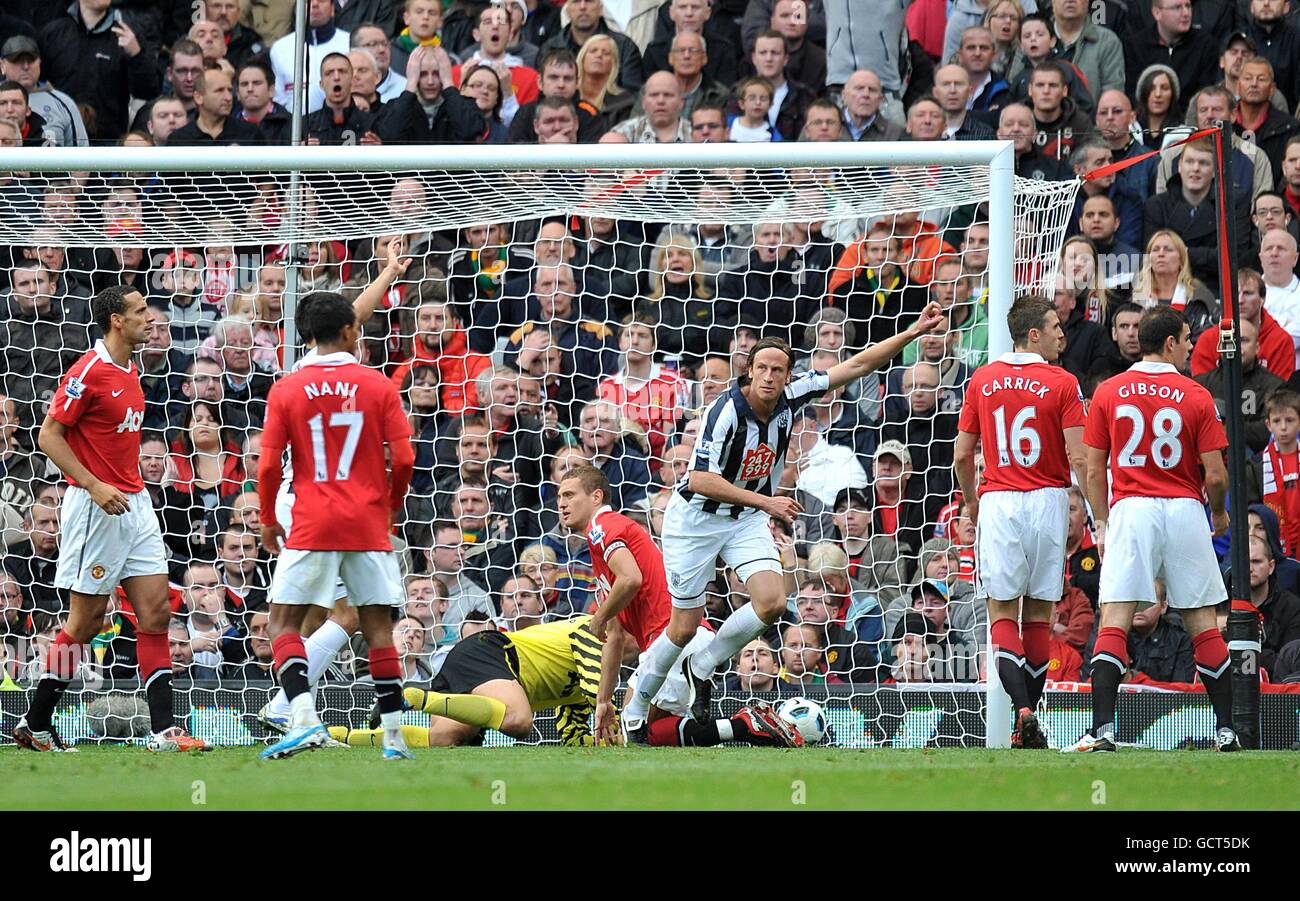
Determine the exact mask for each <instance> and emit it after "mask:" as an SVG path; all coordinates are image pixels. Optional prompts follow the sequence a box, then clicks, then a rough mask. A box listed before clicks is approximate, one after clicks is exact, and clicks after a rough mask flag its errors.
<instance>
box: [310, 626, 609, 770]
mask: <svg viewBox="0 0 1300 901" xmlns="http://www.w3.org/2000/svg"><path fill="white" fill-rule="evenodd" d="M590 621H591V617H590V616H577V617H574V618H573V619H567V620H557V621H555V622H550V623H542V624H541V625H537V626H529V627H528V628H526V629H520V630H519V631H518V632H498V631H496V630H492V629H490V630H488V631H485V632H479V633H477V634H475V635H471V636H469V637H468V638H464V639H462V640H461V641H460V642H458V643H457V644H456V645H455V646H454V647H453V648H452V649H451V651H450V652H448V654H447V659H446V660H445V661H444V662H443V664H442V669H441V670H439V672H438V675H437V676H435V677H434V680H433V682H432V684H431V686H430V688H429V689H427V690H426V689H422V688H407V689H406V690H405V692H404V698H405V700H406V704H407V706H408V707H410V708H412V709H414V710H422V711H424V712H425V713H429V714H432V715H433V718H432V719H431V720H430V722H429V728H428V729H424V728H421V727H419V726H403V727H402V734H403V737H404V738H405V739H406V744H407V746H408V747H412V748H416V747H451V746H453V745H473V744H481V743H482V741H483V730H484V729H488V728H490V729H496V730H497V731H498V732H502V733H504V734H506V735H509V736H510V737H511V738H517V739H526V738H529V737H530V736H531V735H532V732H533V712H534V711H537V710H546V709H547V708H551V707H554V708H555V713H556V728H557V729H558V730H559V733H560V741H561V742H562V743H563V744H565V745H568V746H575V745H594V744H595V739H594V737H593V736H592V733H591V727H590V725H589V723H590V718H591V714H593V713H594V712H595V710H596V692H597V690H598V688H599V686H600V662H601V643H600V641H599V640H597V638H596V636H595V635H593V634H592V633H591V629H590V628H588V623H589V622H590ZM330 734H331V735H332V736H333V737H334V738H335V739H337V740H338V741H346V742H347V743H348V744H349V745H353V746H366V747H368V746H370V745H371V744H372V743H376V742H379V741H381V740H382V737H383V730H381V729H348V728H347V727H345V726H333V727H331V728H330Z"/></svg>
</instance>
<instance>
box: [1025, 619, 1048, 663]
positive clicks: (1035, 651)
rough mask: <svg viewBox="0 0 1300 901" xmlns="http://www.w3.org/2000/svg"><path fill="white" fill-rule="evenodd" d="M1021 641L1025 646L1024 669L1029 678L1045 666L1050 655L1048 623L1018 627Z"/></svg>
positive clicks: (1027, 624)
mask: <svg viewBox="0 0 1300 901" xmlns="http://www.w3.org/2000/svg"><path fill="white" fill-rule="evenodd" d="M1020 630H1021V633H1022V636H1023V637H1022V641H1024V644H1025V669H1027V670H1029V674H1030V675H1031V676H1037V675H1040V673H1039V672H1038V671H1039V670H1041V669H1042V668H1043V667H1044V666H1046V665H1047V658H1048V656H1049V654H1050V651H1049V650H1048V643H1049V642H1050V641H1051V638H1052V627H1051V625H1050V624H1048V623H1025V624H1024V625H1022V626H1021V627H1020Z"/></svg>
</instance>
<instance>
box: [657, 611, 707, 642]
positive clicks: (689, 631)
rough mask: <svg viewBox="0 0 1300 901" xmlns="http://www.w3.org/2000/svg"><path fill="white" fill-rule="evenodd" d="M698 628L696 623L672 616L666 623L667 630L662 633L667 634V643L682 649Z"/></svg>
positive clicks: (698, 625)
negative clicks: (669, 642)
mask: <svg viewBox="0 0 1300 901" xmlns="http://www.w3.org/2000/svg"><path fill="white" fill-rule="evenodd" d="M699 627H700V624H699V622H698V621H695V620H689V619H684V618H679V617H676V616H674V617H673V618H672V619H670V620H669V621H668V628H667V629H666V630H664V631H666V632H667V633H668V640H669V641H671V642H672V643H673V644H675V645H677V647H679V648H684V647H686V643H687V642H689V641H690V640H691V638H693V637H694V636H695V630H696V629H698V628H699Z"/></svg>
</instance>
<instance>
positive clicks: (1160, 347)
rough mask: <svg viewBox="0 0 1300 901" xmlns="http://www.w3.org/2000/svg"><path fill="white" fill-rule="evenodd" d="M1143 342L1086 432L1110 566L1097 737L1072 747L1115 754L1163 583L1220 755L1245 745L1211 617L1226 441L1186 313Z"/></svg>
mask: <svg viewBox="0 0 1300 901" xmlns="http://www.w3.org/2000/svg"><path fill="white" fill-rule="evenodd" d="M1138 342H1139V344H1140V346H1141V350H1142V360H1141V362H1138V363H1134V364H1133V365H1132V367H1130V368H1129V370H1128V372H1125V373H1122V374H1120V375H1117V376H1114V377H1112V378H1109V379H1107V380H1106V381H1104V382H1102V384H1101V385H1100V386H1098V388H1097V391H1096V393H1095V394H1094V395H1093V399H1092V410H1091V411H1090V413H1089V416H1088V425H1087V427H1086V428H1085V429H1084V433H1083V443H1084V444H1086V445H1087V446H1088V452H1087V453H1088V501H1089V503H1090V504H1091V505H1092V512H1093V517H1094V522H1095V525H1096V528H1097V552H1098V554H1100V555H1101V558H1102V567H1101V587H1100V591H1099V596H1098V601H1099V603H1100V606H1101V622H1100V623H1099V624H1098V629H1097V640H1096V642H1095V644H1094V645H1093V656H1092V728H1091V729H1090V730H1089V731H1088V732H1086V733H1084V735H1083V737H1082V738H1080V739H1079V740H1078V741H1077V742H1076V743H1075V744H1074V745H1072V746H1071V747H1068V748H1064V749H1063V750H1065V751H1114V750H1115V700H1116V697H1117V695H1118V693H1119V683H1120V680H1121V679H1122V678H1123V676H1124V671H1125V669H1126V668H1127V666H1128V631H1129V628H1130V627H1131V626H1132V624H1133V613H1134V612H1135V610H1136V609H1137V605H1138V604H1143V605H1149V604H1154V603H1155V602H1156V589H1155V582H1156V579H1159V580H1161V581H1162V582H1163V583H1164V585H1165V594H1166V597H1167V598H1168V601H1169V606H1170V607H1171V608H1173V609H1175V610H1177V611H1178V612H1179V613H1180V614H1181V615H1182V617H1183V624H1184V625H1185V626H1186V627H1187V633H1188V634H1189V635H1191V636H1192V653H1193V657H1194V658H1195V660H1196V669H1197V670H1198V671H1199V672H1200V675H1201V682H1202V684H1204V685H1205V692H1206V694H1208V695H1209V696H1210V702H1211V704H1213V705H1214V717H1215V720H1216V721H1217V723H1218V734H1217V736H1216V743H1217V745H1218V749H1219V750H1220V751H1236V750H1240V748H1241V744H1240V743H1239V742H1238V740H1237V734H1236V733H1235V732H1233V730H1232V727H1231V725H1230V723H1231V722H1232V685H1231V673H1230V672H1229V659H1228V646H1227V645H1226V644H1225V643H1224V641H1223V636H1222V635H1220V634H1219V629H1218V625H1217V623H1216V621H1215V615H1214V608H1215V605H1216V604H1219V603H1220V602H1222V601H1224V600H1225V599H1226V598H1227V592H1226V591H1225V590H1224V587H1223V577H1222V575H1221V574H1220V573H1219V567H1218V564H1217V561H1216V560H1215V557H1214V548H1213V545H1212V542H1211V539H1210V531H1211V530H1210V526H1209V525H1208V524H1207V523H1206V521H1205V507H1204V500H1203V498H1204V496H1205V495H1208V496H1209V500H1210V517H1211V519H1212V521H1213V524H1214V528H1213V532H1214V534H1215V535H1222V534H1223V533H1224V532H1226V531H1227V529H1228V512H1227V510H1226V509H1225V508H1224V500H1225V498H1226V496H1227V490H1228V476H1227V471H1226V468H1225V466H1224V463H1223V450H1224V448H1226V447H1227V446H1228V438H1227V436H1226V435H1225V434H1224V431H1223V422H1222V421H1221V420H1220V419H1219V414H1218V411H1216V410H1215V407H1214V399H1213V398H1211V397H1210V393H1209V392H1208V391H1206V390H1205V388H1204V387H1202V386H1201V385H1199V384H1197V383H1196V382H1194V381H1192V380H1191V379H1190V378H1188V377H1187V376H1185V375H1183V374H1182V373H1183V372H1184V371H1185V370H1186V369H1187V358H1188V355H1189V354H1191V352H1192V341H1191V329H1190V328H1189V327H1188V325H1187V320H1186V319H1184V318H1183V314H1182V313H1180V312H1178V311H1177V310H1174V309H1172V308H1170V307H1166V306H1156V307H1152V308H1151V309H1149V310H1147V311H1146V312H1145V313H1143V314H1142V319H1141V321H1140V322H1139V323H1138ZM1108 461H1109V464H1110V493H1109V496H1108V495H1107V491H1106V466H1107V462H1108ZM1112 500H1113V503H1112ZM1108 523H1109V525H1110V526H1111V528H1109V530H1108V529H1107V525H1108Z"/></svg>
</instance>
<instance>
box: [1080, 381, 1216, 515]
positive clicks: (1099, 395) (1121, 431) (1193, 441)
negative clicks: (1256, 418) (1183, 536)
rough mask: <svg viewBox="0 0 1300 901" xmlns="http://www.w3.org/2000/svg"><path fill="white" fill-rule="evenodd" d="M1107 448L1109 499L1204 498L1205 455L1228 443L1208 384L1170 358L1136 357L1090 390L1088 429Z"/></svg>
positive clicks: (1092, 443) (1087, 439) (1093, 442)
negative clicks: (1157, 360) (1124, 369)
mask: <svg viewBox="0 0 1300 901" xmlns="http://www.w3.org/2000/svg"><path fill="white" fill-rule="evenodd" d="M1083 442H1084V444H1086V445H1088V446H1089V447H1095V448H1097V449H1098V450H1104V451H1108V452H1109V455H1110V494H1111V503H1112V504H1113V503H1115V502H1116V501H1118V500H1120V499H1121V498H1126V497H1169V498H1173V497H1190V498H1195V499H1196V500H1198V501H1199V500H1203V497H1204V495H1203V492H1202V478H1201V454H1203V453H1206V452H1207V451H1215V450H1222V449H1223V448H1225V447H1227V446H1228V436H1227V433H1226V432H1224V430H1223V420H1221V419H1220V418H1219V411H1218V410H1217V409H1215V406H1214V399H1213V398H1212V397H1210V392H1209V391H1206V390H1205V388H1204V387H1202V386H1201V385H1199V384H1197V383H1196V382H1194V381H1192V380H1191V379H1189V378H1188V377H1187V376H1185V375H1182V374H1181V373H1179V372H1178V371H1177V370H1176V369H1174V367H1172V366H1170V365H1169V364H1167V363H1145V362H1143V363H1134V364H1133V366H1132V368H1130V369H1129V370H1128V372H1123V373H1120V374H1119V375H1117V376H1113V377H1112V378H1109V379H1107V380H1106V381H1104V382H1102V383H1101V385H1099V386H1098V387H1097V391H1096V393H1095V394H1094V395H1093V397H1092V412H1091V415H1090V416H1089V417H1088V426H1087V428H1086V429H1085V430H1084V432H1083Z"/></svg>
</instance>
